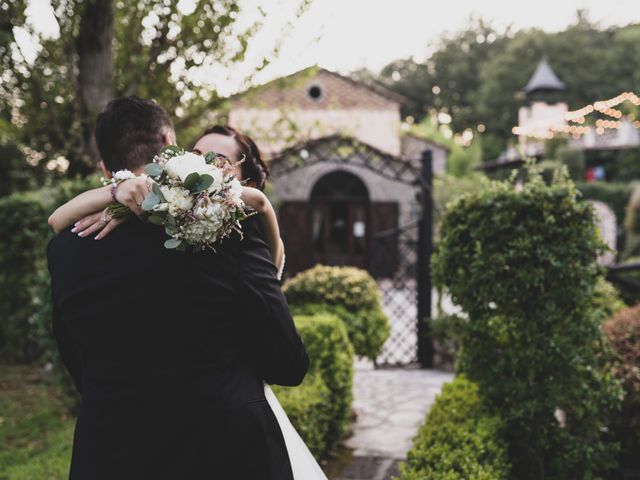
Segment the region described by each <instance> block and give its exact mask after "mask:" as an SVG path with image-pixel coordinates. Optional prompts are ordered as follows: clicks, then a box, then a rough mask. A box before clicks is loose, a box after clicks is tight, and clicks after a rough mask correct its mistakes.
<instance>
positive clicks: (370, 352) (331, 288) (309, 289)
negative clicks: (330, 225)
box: [284, 265, 391, 360]
mask: <svg viewBox="0 0 640 480" xmlns="http://www.w3.org/2000/svg"><path fill="white" fill-rule="evenodd" d="M284 292H285V294H286V296H287V300H288V301H289V305H290V306H291V309H292V311H293V312H294V313H296V314H300V315H313V314H316V313H320V312H329V313H333V314H335V315H337V316H339V317H340V318H341V319H342V320H343V321H344V323H345V326H346V327H347V332H348V334H349V339H350V340H351V343H352V345H353V348H354V350H355V353H356V354H357V355H361V356H364V357H368V358H370V359H371V360H375V358H376V357H377V356H378V355H379V354H380V352H381V351H382V346H383V345H384V342H385V341H386V340H387V338H389V334H390V332H391V327H390V324H389V319H388V318H387V316H386V315H385V314H384V312H383V311H382V305H381V296H380V290H379V288H378V284H377V283H376V282H375V280H374V279H373V278H371V276H370V275H369V274H368V273H367V272H366V271H364V270H361V269H358V268H354V267H327V266H323V265H317V266H315V267H313V268H311V269H309V270H306V271H304V272H302V273H299V274H298V275H296V276H295V277H294V278H292V279H291V280H289V281H288V282H287V283H286V284H285V285H284Z"/></svg>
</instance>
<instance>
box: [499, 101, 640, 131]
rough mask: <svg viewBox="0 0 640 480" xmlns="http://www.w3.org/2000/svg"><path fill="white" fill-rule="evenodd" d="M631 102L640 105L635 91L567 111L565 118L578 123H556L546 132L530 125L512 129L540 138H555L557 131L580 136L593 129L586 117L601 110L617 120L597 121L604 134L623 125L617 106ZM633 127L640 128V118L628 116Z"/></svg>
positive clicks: (621, 115) (621, 114)
mask: <svg viewBox="0 0 640 480" xmlns="http://www.w3.org/2000/svg"><path fill="white" fill-rule="evenodd" d="M627 101H628V102H631V103H632V104H633V105H635V106H636V107H640V97H639V96H638V95H636V94H635V93H634V92H623V93H621V94H620V95H618V96H616V97H613V98H609V99H608V100H598V101H597V102H593V103H591V104H589V105H585V106H584V107H582V108H580V109H578V110H573V111H570V112H567V113H566V114H565V115H564V119H565V120H566V121H567V122H573V123H577V124H578V125H570V124H569V125H554V126H550V127H549V128H548V131H547V132H546V133H541V132H540V129H539V128H536V127H534V126H529V127H527V128H525V127H522V126H515V127H513V129H512V130H511V131H512V132H513V134H514V135H519V136H527V137H531V138H536V139H539V140H542V139H547V138H553V136H554V134H555V133H566V134H569V135H571V136H573V137H574V138H579V137H580V136H581V135H584V134H585V133H586V132H587V131H589V130H590V129H591V127H589V126H585V125H584V124H585V122H586V117H587V116H588V115H590V114H592V113H593V112H599V113H602V114H603V115H606V116H608V117H611V118H613V119H615V120H608V119H597V120H596V122H595V127H596V128H595V130H596V133H597V134H598V135H602V134H604V132H605V131H606V130H617V129H619V128H621V127H622V122H621V121H620V119H622V117H623V116H624V114H623V113H622V111H621V110H619V109H617V108H615V107H617V106H618V105H620V104H621V103H624V102H627ZM626 118H627V119H628V120H629V121H630V123H631V126H632V127H633V128H636V129H640V120H634V116H633V115H628V116H627V117H626Z"/></svg>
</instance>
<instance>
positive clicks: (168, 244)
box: [164, 238, 182, 249]
mask: <svg viewBox="0 0 640 480" xmlns="http://www.w3.org/2000/svg"><path fill="white" fill-rule="evenodd" d="M181 244H182V240H181V239H179V238H170V239H169V240H167V241H165V242H164V246H165V248H169V249H174V248H178V247H179V246H180V245H181Z"/></svg>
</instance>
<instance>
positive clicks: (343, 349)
mask: <svg viewBox="0 0 640 480" xmlns="http://www.w3.org/2000/svg"><path fill="white" fill-rule="evenodd" d="M295 322H296V327H297V328H298V330H299V331H300V335H301V336H302V339H303V340H304V343H305V346H306V348H307V352H308V353H309V357H310V359H311V368H310V372H309V374H308V375H307V377H306V378H305V380H304V382H303V383H302V386H301V387H296V388H287V387H280V386H274V387H273V389H274V392H275V393H276V395H277V396H278V398H279V399H280V402H281V403H282V406H283V408H284V409H285V411H286V412H287V414H288V415H289V418H290V419H291V422H292V423H293V424H294V426H295V427H296V430H298V432H299V433H300V435H301V436H302V438H303V439H304V440H305V442H307V445H308V446H309V448H310V450H311V451H312V452H313V453H314V454H315V455H316V456H322V455H323V454H326V453H327V452H328V451H330V450H331V449H332V448H333V447H334V446H335V445H336V443H337V442H338V441H339V440H340V439H342V437H343V436H344V434H345V433H346V431H347V428H348V426H349V424H350V417H351V402H352V400H353V392H352V389H353V347H352V346H351V343H350V342H349V337H348V336H347V331H346V329H345V327H344V324H343V323H342V321H341V320H340V319H339V318H338V317H335V316H332V315H327V314H320V315H314V316H296V317H295ZM318 378H319V379H320V380H319V379H318Z"/></svg>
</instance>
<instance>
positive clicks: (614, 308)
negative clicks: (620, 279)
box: [591, 277, 627, 322]
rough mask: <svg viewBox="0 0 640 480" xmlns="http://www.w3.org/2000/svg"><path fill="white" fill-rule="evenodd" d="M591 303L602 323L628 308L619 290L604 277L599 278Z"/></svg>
mask: <svg viewBox="0 0 640 480" xmlns="http://www.w3.org/2000/svg"><path fill="white" fill-rule="evenodd" d="M591 301H592V308H593V310H594V314H595V315H596V318H597V319H598V320H599V321H601V322H603V321H605V320H606V319H608V318H610V317H611V316H612V315H614V314H615V313H616V312H618V311H620V310H622V309H623V308H626V306H627V304H626V303H625V302H624V300H623V299H622V297H621V296H620V292H619V291H618V289H617V288H616V287H615V286H614V285H613V284H612V283H611V282H608V281H607V280H605V279H604V277H598V280H597V282H596V284H595V287H594V290H593V296H592V297H591Z"/></svg>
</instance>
